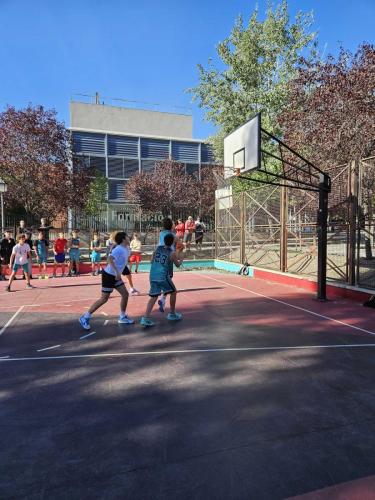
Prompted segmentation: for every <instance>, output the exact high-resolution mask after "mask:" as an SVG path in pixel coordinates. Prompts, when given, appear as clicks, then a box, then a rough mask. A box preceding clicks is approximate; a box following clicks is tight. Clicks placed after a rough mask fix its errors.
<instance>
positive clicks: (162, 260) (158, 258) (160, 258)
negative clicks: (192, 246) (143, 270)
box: [154, 252, 168, 266]
mask: <svg viewBox="0 0 375 500" xmlns="http://www.w3.org/2000/svg"><path fill="white" fill-rule="evenodd" d="M167 259H168V256H167V255H164V254H161V253H160V252H156V254H155V258H154V262H159V263H160V264H161V265H162V266H164V265H165V263H166V262H167Z"/></svg>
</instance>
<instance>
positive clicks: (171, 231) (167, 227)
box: [158, 217, 177, 313]
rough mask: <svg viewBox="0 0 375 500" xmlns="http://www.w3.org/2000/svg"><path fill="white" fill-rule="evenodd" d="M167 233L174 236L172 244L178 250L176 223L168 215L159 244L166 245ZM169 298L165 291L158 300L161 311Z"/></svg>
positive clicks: (171, 266) (171, 275)
mask: <svg viewBox="0 0 375 500" xmlns="http://www.w3.org/2000/svg"><path fill="white" fill-rule="evenodd" d="M167 234H171V235H172V236H173V244H172V247H171V248H172V250H176V242H177V237H176V233H175V232H174V224H173V221H172V219H170V218H169V217H166V218H165V219H164V220H163V230H162V231H160V236H159V246H160V245H161V246H163V245H164V238H165V237H166V236H167ZM170 271H171V272H170V275H169V276H170V277H171V278H173V264H172V263H171V265H170ZM166 300H167V295H166V294H165V293H163V294H162V295H161V297H160V299H159V300H158V306H159V311H160V312H162V313H163V312H164V309H165V301H166Z"/></svg>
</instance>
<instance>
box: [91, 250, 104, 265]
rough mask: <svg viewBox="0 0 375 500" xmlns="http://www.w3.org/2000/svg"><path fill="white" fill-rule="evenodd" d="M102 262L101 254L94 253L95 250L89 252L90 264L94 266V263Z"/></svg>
mask: <svg viewBox="0 0 375 500" xmlns="http://www.w3.org/2000/svg"><path fill="white" fill-rule="evenodd" d="M101 260H102V254H101V253H100V252H96V251H95V250H93V251H92V252H91V262H92V263H93V264H94V263H98V262H100V261H101Z"/></svg>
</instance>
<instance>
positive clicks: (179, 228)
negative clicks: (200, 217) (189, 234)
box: [174, 219, 185, 241]
mask: <svg viewBox="0 0 375 500" xmlns="http://www.w3.org/2000/svg"><path fill="white" fill-rule="evenodd" d="M174 230H175V231H176V236H177V239H178V240H180V241H182V240H183V239H184V234H185V224H184V223H183V222H182V220H181V219H178V221H177V222H176V224H175V227H174Z"/></svg>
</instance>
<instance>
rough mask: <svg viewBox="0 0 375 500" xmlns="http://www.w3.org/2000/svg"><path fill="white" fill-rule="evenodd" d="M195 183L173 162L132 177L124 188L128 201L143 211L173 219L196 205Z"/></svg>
mask: <svg viewBox="0 0 375 500" xmlns="http://www.w3.org/2000/svg"><path fill="white" fill-rule="evenodd" d="M196 185H197V181H196V179H195V178H194V177H192V176H189V175H187V174H186V172H185V167H184V165H183V164H181V163H177V162H175V161H173V160H163V161H158V162H155V170H154V171H153V172H149V173H141V174H138V175H135V176H134V177H132V178H131V179H130V180H129V181H128V183H127V186H126V192H127V196H128V197H129V199H130V201H132V202H134V203H139V204H140V206H141V208H142V210H143V211H144V212H149V213H152V212H161V213H162V214H163V216H164V217H167V216H169V215H171V216H172V217H175V216H176V215H177V213H178V212H179V211H180V210H183V209H192V207H194V206H195V204H196V192H197V186H196Z"/></svg>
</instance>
